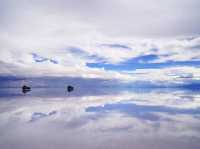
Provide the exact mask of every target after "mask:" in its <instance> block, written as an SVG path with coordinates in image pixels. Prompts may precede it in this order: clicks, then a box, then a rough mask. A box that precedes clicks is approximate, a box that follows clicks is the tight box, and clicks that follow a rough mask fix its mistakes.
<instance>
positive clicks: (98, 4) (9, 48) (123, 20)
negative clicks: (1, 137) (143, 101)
mask: <svg viewBox="0 0 200 149" xmlns="http://www.w3.org/2000/svg"><path fill="white" fill-rule="evenodd" d="M145 3H147V2H145ZM185 6H188V7H185ZM198 6H199V1H197V0H192V1H190V2H188V1H186V0H184V1H180V0H175V1H172V0H170V1H167V2H166V1H155V0H150V1H148V4H146V5H143V1H141V2H138V1H137V2H136V1H128V0H125V1H121V0H120V1H113V0H111V1H104V0H103V1H97V0H95V1H91V0H87V1H84V2H82V1H79V0H75V1H71V0H67V1H63V0H59V1H56V2H55V1H46V0H42V1H37V0H36V1H32V0H31V1H26V0H22V1H20V2H18V1H15V0H14V1H9V0H7V1H4V0H2V1H1V2H0V20H1V24H0V50H1V51H0V52H1V56H0V60H1V70H0V73H1V74H20V75H62V76H65V75H66V76H83V77H100V78H118V79H124V80H135V79H136V80H137V79H139V78H140V79H141V77H142V75H140V76H135V75H134V76H133V75H131V74H129V73H125V72H114V71H107V70H104V69H97V68H96V69H94V68H93V69H92V68H88V67H87V66H86V63H87V62H102V61H104V62H105V63H111V64H118V63H120V62H124V61H126V60H128V59H130V58H134V57H138V56H143V55H148V54H155V55H158V56H159V59H157V60H154V61H152V62H165V61H169V60H170V61H187V60H191V59H194V58H195V59H196V60H198V59H199V58H200V50H197V49H194V47H195V46H196V47H198V45H199V44H200V38H199V37H198V36H197V37H196V38H194V39H193V40H178V39H175V37H177V36H187V35H191V36H194V35H195V34H198V33H199V30H197V27H199V20H198V18H199V17H198V13H196V12H198ZM119 10H120V11H119ZM171 16H173V17H171ZM155 18H156V19H155ZM154 35H156V36H158V37H161V38H159V39H158V38H157V39H156V38H154V37H155V36H154ZM169 36H170V37H171V38H167V39H163V37H169ZM138 37H139V38H138ZM151 38H152V39H151ZM102 44H122V45H126V46H128V47H130V49H123V48H114V47H106V46H101V45H102ZM70 47H77V48H80V49H81V50H82V52H84V53H85V55H80V53H73V52H72V51H70V50H69V48H70ZM152 49H157V50H152ZM31 53H36V54H38V55H40V56H42V57H45V58H48V59H53V60H56V61H58V64H53V63H51V62H49V61H46V62H41V63H36V62H35V61H34V59H33V58H32V55H31ZM164 55H165V56H164ZM166 55H168V56H166ZM98 58H99V59H100V60H99V59H98ZM190 69H191V70H192V72H195V74H193V76H195V75H196V74H197V72H199V71H198V69H196V68H193V67H191V68H190ZM163 70H164V71H166V70H165V69H162V70H159V71H160V72H157V71H158V70H153V72H151V71H150V70H147V75H146V76H145V77H147V78H151V79H152V80H153V79H154V80H162V79H164V80H170V79H169V78H171V77H169V76H168V75H164V73H163ZM169 71H170V70H169ZM182 71H190V70H189V69H184V68H183V70H182ZM196 71H197V72H196ZM136 72H137V71H136ZM155 72H156V73H157V74H159V77H158V78H157V76H156V75H155ZM160 73H161V74H162V73H163V74H162V75H160ZM148 75H149V77H148ZM196 78H198V77H196Z"/></svg>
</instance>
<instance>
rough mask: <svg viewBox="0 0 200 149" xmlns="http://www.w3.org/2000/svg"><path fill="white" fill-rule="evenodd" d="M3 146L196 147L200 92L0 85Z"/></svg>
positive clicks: (19, 148) (199, 145)
mask: <svg viewBox="0 0 200 149" xmlns="http://www.w3.org/2000/svg"><path fill="white" fill-rule="evenodd" d="M0 148H2V149H12V148H15V149H27V148H28V149H36V148H37V149H47V148H48V149H66V148H68V149H80V148H81V149H122V148H123V149H133V148H135V149H136V148H137V149H161V148H162V149H169V148H170V149H177V148H180V149H199V148H200V93H198V92H191V91H190V92H189V91H185V90H176V89H171V90H170V89H169V90H167V89H160V90H158V89H153V90H134V89H131V90H130V89H129V90H123V91H111V89H109V90H108V91H107V92H106V91H105V90H104V91H96V92H81V91H77V90H75V91H74V92H72V93H68V92H66V90H65V89H63V88H49V89H48V88H46V89H45V88H35V89H32V90H31V91H30V92H27V93H22V92H21V89H20V88H4V89H3V88H2V89H1V90H0Z"/></svg>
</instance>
